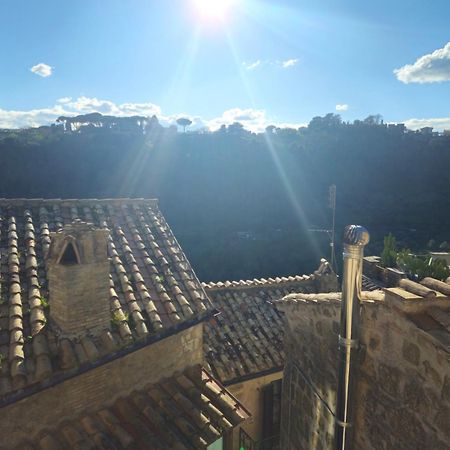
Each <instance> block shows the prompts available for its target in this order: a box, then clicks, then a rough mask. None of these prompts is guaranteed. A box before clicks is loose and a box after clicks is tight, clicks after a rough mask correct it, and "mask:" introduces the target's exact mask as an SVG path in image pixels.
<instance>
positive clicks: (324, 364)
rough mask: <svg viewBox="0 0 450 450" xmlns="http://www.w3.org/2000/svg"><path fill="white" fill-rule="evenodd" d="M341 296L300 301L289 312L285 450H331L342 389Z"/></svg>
mask: <svg viewBox="0 0 450 450" xmlns="http://www.w3.org/2000/svg"><path fill="white" fill-rule="evenodd" d="M338 298H339V296H338V294H328V295H327V298H326V299H324V301H322V302H320V303H318V302H309V301H300V302H298V303H296V304H290V305H289V306H287V307H286V308H283V311H285V312H286V317H287V320H288V329H287V330H286V334H285V349H286V355H287V358H286V365H285V371H284V377H283V391H282V417H281V442H280V448H281V449H283V450H313V449H314V450H318V449H331V448H332V442H333V431H334V418H333V415H332V414H331V413H330V409H331V410H332V411H334V409H335V405H336V386H337V377H336V374H337V339H338V333H339V300H338Z"/></svg>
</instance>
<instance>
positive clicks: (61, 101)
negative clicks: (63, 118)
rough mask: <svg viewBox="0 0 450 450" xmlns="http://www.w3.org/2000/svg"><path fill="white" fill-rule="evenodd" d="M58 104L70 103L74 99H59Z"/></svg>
mask: <svg viewBox="0 0 450 450" xmlns="http://www.w3.org/2000/svg"><path fill="white" fill-rule="evenodd" d="M56 101H57V102H58V103H63V104H64V103H69V102H71V101H72V97H62V98H58V100H56Z"/></svg>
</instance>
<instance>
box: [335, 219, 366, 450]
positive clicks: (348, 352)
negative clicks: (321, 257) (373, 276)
mask: <svg viewBox="0 0 450 450" xmlns="http://www.w3.org/2000/svg"><path fill="white" fill-rule="evenodd" d="M368 242H369V232H368V231H367V230H366V229H365V228H364V227H362V226H360V225H348V226H347V227H346V228H345V231H344V253H343V256H344V267H343V280H342V301H341V325H340V332H339V373H338V390H337V405H336V423H335V431H334V434H335V449H336V450H351V449H352V448H353V447H352V439H353V434H354V427H353V413H354V411H353V410H354V405H353V398H354V386H355V375H356V373H355V372H356V371H355V369H356V364H357V361H356V353H357V351H358V349H359V325H360V302H361V284H362V265H363V254H364V246H365V245H366V244H367V243H368Z"/></svg>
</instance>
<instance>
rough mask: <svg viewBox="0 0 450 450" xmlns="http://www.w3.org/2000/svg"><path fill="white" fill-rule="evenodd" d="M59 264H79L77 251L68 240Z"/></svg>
mask: <svg viewBox="0 0 450 450" xmlns="http://www.w3.org/2000/svg"><path fill="white" fill-rule="evenodd" d="M59 264H61V265H63V266H71V265H74V264H80V260H79V258H78V252H77V251H76V250H75V247H74V245H73V242H68V243H67V244H66V246H65V248H64V251H63V252H62V255H61V258H60V259H59Z"/></svg>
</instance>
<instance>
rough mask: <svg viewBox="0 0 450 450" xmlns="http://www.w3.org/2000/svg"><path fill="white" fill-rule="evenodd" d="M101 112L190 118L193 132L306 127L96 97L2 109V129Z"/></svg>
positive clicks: (259, 116) (249, 114) (243, 113)
mask: <svg viewBox="0 0 450 450" xmlns="http://www.w3.org/2000/svg"><path fill="white" fill-rule="evenodd" d="M92 112H100V113H102V114H106V115H114V116H122V117H123V116H132V115H139V116H153V115H156V116H157V117H158V119H159V121H160V122H161V124H162V125H164V126H168V125H172V124H174V123H175V121H176V119H178V118H179V117H188V118H189V119H190V120H192V125H191V126H190V127H189V129H191V130H200V129H205V128H207V129H210V130H213V131H214V130H217V129H218V128H220V127H221V125H231V124H232V123H234V122H240V123H241V124H242V125H243V126H244V128H246V129H247V130H250V131H253V132H261V131H264V129H265V128H266V127H267V126H268V125H275V126H278V127H290V128H298V127H300V126H304V125H305V124H302V123H298V124H293V123H283V122H280V121H277V120H274V118H273V117H269V116H268V115H267V112H266V111H265V110H263V109H253V108H247V109H241V108H233V109H229V110H227V111H224V112H223V113H222V115H221V116H219V117H215V118H212V119H207V118H202V117H199V116H191V115H189V114H173V115H165V114H163V113H162V111H161V108H160V107H159V106H158V105H155V104H153V103H114V102H112V101H110V100H101V99H98V98H96V97H86V96H82V97H78V98H76V99H72V98H71V97H62V98H60V99H58V100H57V102H56V104H55V105H54V106H52V107H48V108H40V109H32V110H27V111H15V110H4V109H0V128H25V127H37V126H40V125H49V124H51V123H53V122H55V121H56V119H57V118H58V117H59V116H75V115H78V114H87V113H92Z"/></svg>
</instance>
